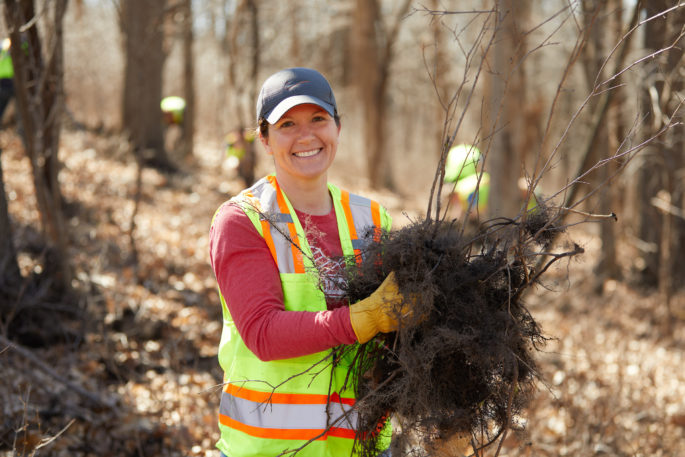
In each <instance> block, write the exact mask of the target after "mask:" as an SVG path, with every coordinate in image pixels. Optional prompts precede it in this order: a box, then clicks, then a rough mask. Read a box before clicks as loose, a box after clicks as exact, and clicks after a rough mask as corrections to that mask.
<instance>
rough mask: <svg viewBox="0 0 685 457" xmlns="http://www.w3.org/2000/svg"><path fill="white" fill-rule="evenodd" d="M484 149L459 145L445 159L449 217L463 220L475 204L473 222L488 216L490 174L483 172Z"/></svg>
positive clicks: (471, 213) (470, 217) (471, 214)
mask: <svg viewBox="0 0 685 457" xmlns="http://www.w3.org/2000/svg"><path fill="white" fill-rule="evenodd" d="M482 163H483V157H482V155H481V153H480V150H479V149H478V148H477V147H476V146H473V145H470V144H459V145H456V146H454V147H452V149H450V150H449V152H448V154H447V159H446V160H445V178H444V181H445V183H446V184H447V186H445V187H446V189H447V191H448V205H449V209H448V211H449V214H450V215H451V216H452V217H454V218H457V219H460V218H463V217H464V215H465V214H466V213H467V211H468V210H469V205H471V204H472V203H471V202H473V206H472V207H471V210H470V213H468V214H469V219H470V220H477V219H478V216H479V214H485V211H486V209H487V205H488V198H489V195H490V174H489V173H487V172H484V171H482Z"/></svg>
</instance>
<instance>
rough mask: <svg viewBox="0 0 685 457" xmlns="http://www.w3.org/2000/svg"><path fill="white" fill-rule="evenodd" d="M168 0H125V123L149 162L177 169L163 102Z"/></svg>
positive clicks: (139, 149)
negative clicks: (166, 134) (166, 136)
mask: <svg viewBox="0 0 685 457" xmlns="http://www.w3.org/2000/svg"><path fill="white" fill-rule="evenodd" d="M165 6H166V0H146V1H138V0H122V2H121V12H122V19H121V28H122V32H123V36H124V46H125V59H126V60H125V69H124V94H123V110H122V113H123V118H122V122H121V125H122V126H123V128H124V130H126V131H127V132H128V135H129V137H130V139H131V142H132V143H133V146H134V149H135V150H136V151H139V153H140V154H142V156H141V159H142V161H143V163H145V164H146V165H150V166H153V167H157V168H160V169H164V170H175V169H176V167H175V166H174V165H173V164H172V163H171V161H170V160H169V157H168V155H167V152H166V150H165V149H164V131H163V125H162V122H161V118H160V112H159V102H160V100H161V99H162V69H163V65H164V60H165V58H166V54H165V53H164V48H163V32H162V23H163V14H164V8H165Z"/></svg>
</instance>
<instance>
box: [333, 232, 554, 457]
mask: <svg viewBox="0 0 685 457" xmlns="http://www.w3.org/2000/svg"><path fill="white" fill-rule="evenodd" d="M535 225H536V227H535V230H537V231H538V232H540V230H541V229H542V228H543V227H544V226H545V224H542V223H541V222H540V221H536V223H535ZM524 229H526V228H524ZM526 230H529V229H526ZM531 231H532V230H531ZM542 231H544V229H543V230H542ZM483 233H485V232H483ZM540 234H542V232H540ZM476 240H477V241H476ZM540 244H546V239H544V236H543V237H542V241H541V242H540ZM362 257H363V261H359V262H348V278H347V285H346V289H345V291H346V293H347V296H348V298H349V299H350V303H354V302H356V301H358V300H360V299H362V298H365V297H368V296H369V295H370V294H371V293H372V292H373V291H374V290H376V288H377V287H378V286H379V285H380V284H381V282H382V281H383V279H385V277H386V276H387V275H388V274H389V273H390V272H391V271H394V272H395V275H396V279H397V283H398V285H399V289H400V292H401V293H402V294H403V296H404V297H405V299H406V298H407V297H410V298H409V301H411V303H412V309H413V313H411V315H410V316H406V315H405V316H402V317H400V329H399V330H398V331H397V332H393V333H390V334H382V335H379V336H378V337H377V338H375V339H373V340H371V341H370V342H368V343H366V344H363V345H361V346H360V347H359V349H358V352H357V355H356V359H355V364H354V367H353V371H352V377H353V378H354V382H355V383H356V384H355V386H356V390H357V392H356V394H357V413H358V417H359V426H358V430H357V431H358V434H357V436H358V440H357V441H358V446H359V447H360V451H361V455H363V456H371V455H376V454H375V453H376V452H377V449H376V446H377V444H378V443H376V442H375V441H376V440H377V436H376V435H377V433H375V430H376V429H377V428H378V424H379V423H383V421H384V420H385V418H387V417H389V415H390V414H392V415H393V417H394V418H395V419H396V420H397V424H396V425H398V427H396V429H398V430H399V432H397V431H396V436H395V438H394V443H393V447H395V446H400V448H401V449H407V448H408V447H412V448H413V449H414V451H413V453H412V455H421V453H422V452H424V451H420V450H419V451H417V450H416V449H417V448H416V445H418V446H419V448H418V449H424V450H426V449H430V448H431V446H432V445H433V444H434V443H435V442H436V440H446V439H449V438H450V437H453V436H455V435H456V434H459V435H467V436H471V437H475V436H476V432H478V433H479V434H480V435H479V437H480V438H478V439H477V443H478V446H485V445H487V444H489V443H492V442H494V441H495V440H497V438H498V437H499V436H501V434H502V432H503V431H504V430H505V429H506V428H512V426H513V427H514V428H516V427H515V425H516V424H515V423H516V417H518V414H519V413H520V412H521V410H522V409H523V408H524V407H525V406H526V404H527V402H528V401H529V400H530V398H531V394H532V393H533V392H534V385H535V380H536V378H537V370H536V364H535V359H534V352H535V351H536V350H537V349H539V348H540V347H541V346H542V345H543V344H544V342H545V337H544V336H543V335H542V333H541V330H540V328H539V326H538V325H537V324H536V322H535V320H534V319H533V317H532V316H531V314H530V313H529V312H528V310H527V309H526V306H525V304H524V303H523V301H522V299H521V292H522V291H523V290H524V289H526V288H527V287H529V286H530V285H531V284H532V282H533V279H532V267H531V265H530V264H531V263H532V259H528V258H526V257H525V256H521V255H519V256H517V257H514V256H512V255H511V244H508V243H504V242H502V240H489V239H488V238H487V237H486V236H484V235H482V236H480V238H474V237H473V236H472V235H468V236H467V235H465V234H464V233H463V231H462V230H461V226H459V225H457V224H455V223H453V222H452V223H450V222H447V221H434V220H424V221H416V222H413V223H411V224H410V225H408V226H406V227H404V228H402V229H400V230H397V231H393V232H390V233H386V234H383V236H381V237H380V239H376V241H375V242H370V243H369V244H368V245H367V246H366V247H365V248H364V250H363V256H362ZM405 301H407V300H405ZM394 311H395V312H397V313H400V311H399V310H394ZM374 434H375V435H374ZM412 442H413V443H414V445H411V444H410V443H412Z"/></svg>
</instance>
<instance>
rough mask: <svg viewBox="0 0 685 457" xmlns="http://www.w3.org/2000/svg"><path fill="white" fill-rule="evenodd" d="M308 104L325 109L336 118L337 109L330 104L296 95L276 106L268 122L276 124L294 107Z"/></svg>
mask: <svg viewBox="0 0 685 457" xmlns="http://www.w3.org/2000/svg"><path fill="white" fill-rule="evenodd" d="M306 104H312V105H317V106H320V107H321V108H323V109H325V110H326V111H327V112H328V114H330V115H331V116H335V108H334V107H333V105H331V104H330V103H326V102H324V101H323V100H321V99H320V98H316V97H312V96H311V95H294V96H292V97H288V98H286V99H285V100H283V101H282V102H281V103H279V104H278V105H276V107H275V108H274V109H273V110H271V112H270V113H269V114H268V115H267V116H266V121H267V122H268V123H269V124H275V123H276V122H278V120H279V119H280V118H281V117H282V116H283V115H284V114H285V113H286V112H287V111H288V110H289V109H290V108H292V107H293V106H297V105H306Z"/></svg>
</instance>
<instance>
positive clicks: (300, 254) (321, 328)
mask: <svg viewBox="0 0 685 457" xmlns="http://www.w3.org/2000/svg"><path fill="white" fill-rule="evenodd" d="M257 123H258V126H259V127H258V138H259V140H260V141H261V143H262V145H263V146H264V149H265V151H266V153H267V154H268V155H270V156H272V158H273V162H274V166H275V173H274V174H272V175H269V176H267V177H264V178H262V179H260V180H258V181H257V182H256V183H255V184H254V185H253V186H251V187H250V188H249V189H246V190H244V191H243V192H242V193H240V195H238V196H237V197H234V198H233V199H231V200H229V201H228V202H226V203H224V204H223V205H222V206H220V207H219V209H218V210H217V212H216V213H215V215H214V219H213V221H212V225H211V228H210V242H209V244H210V260H211V265H212V268H213V271H214V274H215V276H216V279H217V282H218V285H219V292H220V295H221V305H222V312H223V331H222V336H221V343H220V347H219V363H220V365H221V367H222V369H223V371H224V384H223V389H222V394H221V405H220V410H219V428H220V431H221V438H220V440H219V441H218V443H217V447H218V448H219V450H220V451H221V453H222V455H224V456H227V457H244V456H265V457H266V456H268V457H273V456H276V455H280V454H281V453H282V452H284V451H286V450H294V449H299V448H302V449H301V450H300V451H299V452H298V453H297V456H299V457H315V456H316V457H348V456H350V455H352V454H353V443H354V438H355V429H356V413H355V410H354V403H355V398H354V387H353V386H349V385H347V386H344V385H345V381H346V379H345V378H346V376H347V372H348V369H349V367H350V365H351V362H352V360H351V359H352V354H350V355H349V356H346V357H341V358H340V359H336V360H335V363H330V362H331V359H330V358H326V357H327V356H330V355H331V351H332V350H333V348H336V347H338V346H340V345H352V344H355V343H357V342H360V343H364V342H367V341H369V340H371V339H372V338H373V337H374V336H375V335H376V334H377V333H378V332H390V331H393V330H396V329H397V326H398V322H397V320H396V318H395V317H394V316H393V315H392V313H390V311H389V308H390V307H392V306H393V305H394V304H397V303H398V302H401V301H402V296H401V295H400V293H399V292H398V288H397V284H396V282H395V279H394V274H393V273H391V274H390V275H388V277H387V278H386V279H385V281H384V282H383V283H382V284H381V286H380V287H379V288H378V289H377V290H376V291H375V292H374V293H373V294H371V296H370V297H368V298H366V299H364V300H361V301H359V302H357V303H352V304H348V303H347V302H346V301H345V300H344V298H343V297H344V295H343V292H342V291H341V290H340V289H339V286H338V284H339V283H340V280H341V279H342V278H343V271H342V270H343V265H341V264H340V263H338V262H337V261H335V259H340V258H341V256H342V255H346V256H351V255H354V254H355V253H359V247H360V243H363V242H364V239H363V236H364V234H367V233H371V236H373V235H374V233H376V234H378V233H380V230H389V229H390V224H391V219H390V216H389V215H388V213H387V212H386V210H385V209H384V208H383V207H381V206H380V205H379V204H377V203H376V202H374V201H372V200H369V199H368V198H365V197H362V196H359V195H354V194H350V193H348V192H346V191H344V190H341V189H339V188H338V187H337V186H335V185H333V184H331V183H328V179H327V172H328V169H329V167H330V166H331V164H332V163H333V159H334V158H335V155H336V150H337V148H338V138H339V135H340V128H341V123H340V117H339V115H338V111H337V105H336V101H335V97H334V95H333V91H332V89H331V87H330V85H329V83H328V81H327V80H326V79H325V77H324V76H323V75H321V73H319V72H318V71H316V70H313V69H308V68H289V69H285V70H281V71H279V72H277V73H275V74H273V75H272V76H270V77H269V78H268V79H267V80H266V81H265V82H264V85H263V86H262V89H261V92H260V94H259V97H258V99H257ZM369 229H371V230H369ZM320 278H326V280H325V281H324V284H320ZM348 352H349V351H348ZM317 364H318V365H317ZM314 373H317V374H316V375H314ZM348 384H349V383H348ZM381 425H382V424H381ZM388 425H389V423H386V426H385V427H384V428H383V427H379V428H381V429H382V430H381V431H380V432H379V433H381V435H380V436H378V438H379V441H380V442H381V443H382V446H381V449H386V450H384V451H379V452H380V455H383V456H389V455H390V454H389V451H388V450H387V447H388V446H389V444H390V443H389V441H390V439H389V438H390V436H389V435H390V430H389V429H390V427H388Z"/></svg>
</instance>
